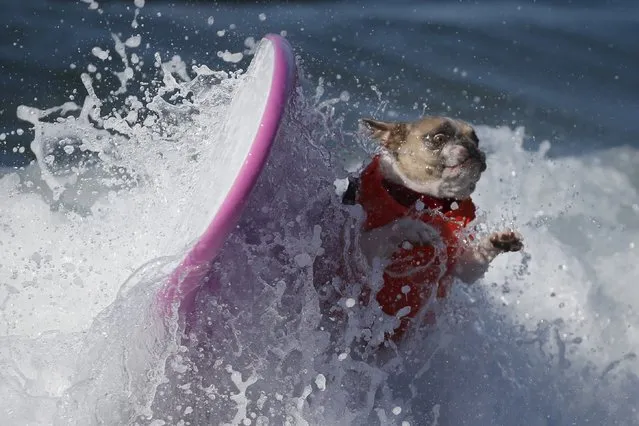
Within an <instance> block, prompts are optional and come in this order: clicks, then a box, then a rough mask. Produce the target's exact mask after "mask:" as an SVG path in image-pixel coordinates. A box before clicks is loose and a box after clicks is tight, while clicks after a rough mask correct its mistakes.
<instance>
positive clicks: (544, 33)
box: [0, 0, 639, 165]
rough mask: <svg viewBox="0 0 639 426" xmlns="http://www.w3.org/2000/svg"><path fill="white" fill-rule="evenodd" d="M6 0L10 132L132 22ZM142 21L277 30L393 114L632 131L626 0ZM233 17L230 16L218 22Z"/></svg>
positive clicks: (155, 14)
mask: <svg viewBox="0 0 639 426" xmlns="http://www.w3.org/2000/svg"><path fill="white" fill-rule="evenodd" d="M3 3H4V4H3V6H2V8H3V18H2V25H0V31H1V32H2V33H1V37H0V40H2V41H1V42H0V43H1V44H0V72H1V74H0V75H1V78H0V93H2V109H1V110H0V130H1V131H2V132H4V133H7V132H10V131H12V130H15V129H16V128H18V127H20V123H19V122H18V121H17V120H16V116H15V108H16V107H17V105H19V104H21V103H25V102H27V101H34V100H35V101H34V102H36V103H39V104H41V105H58V104H59V103H60V101H62V100H63V99H65V98H66V97H67V96H68V93H70V92H72V91H73V90H74V89H75V90H82V86H81V82H80V79H79V74H80V73H81V72H82V71H83V67H84V64H85V63H86V62H87V61H88V58H89V57H90V50H91V48H92V47H93V46H94V45H96V44H99V43H104V42H108V41H109V38H110V33H111V32H117V31H118V30H120V31H121V30H122V29H124V28H127V27H128V26H129V24H130V17H129V13H127V10H129V11H130V10H131V9H132V7H133V6H132V4H130V2H124V1H121V2H108V3H105V9H106V10H107V13H104V14H102V15H99V14H92V13H89V12H88V11H87V10H86V7H85V6H86V5H85V4H80V3H78V2H59V1H45V0H33V1H29V2H14V1H5V2H3ZM260 13H264V14H265V15H266V19H265V20H264V21H260V20H259V19H258V15H259V14H260ZM210 16H212V17H213V18H214V24H213V25H208V17H210ZM141 22H142V25H141V28H140V33H141V34H142V35H143V36H144V38H145V40H146V41H147V42H148V43H150V45H151V46H152V48H153V49H155V50H160V51H162V50H163V51H165V52H166V53H167V54H179V55H180V56H181V57H182V58H183V59H184V60H185V61H187V62H188V61H190V60H197V61H206V60H207V59H208V58H214V57H215V55H216V52H217V51H218V50H224V48H225V46H227V48H231V49H232V48H233V46H236V45H238V43H241V42H242V41H243V40H244V39H245V38H246V37H249V36H253V37H256V36H259V34H264V33H266V32H278V33H279V32H280V31H286V33H287V37H288V38H289V40H290V41H291V43H293V45H295V47H296V49H297V52H298V53H299V55H300V56H301V57H302V58H303V60H304V63H305V69H306V70H307V72H309V73H311V74H312V75H314V76H317V77H319V76H325V77H326V78H327V79H328V80H333V81H334V82H336V83H339V88H340V89H341V90H347V91H349V92H350V93H353V94H354V95H355V96H354V97H355V98H357V94H358V84H357V81H359V82H364V83H368V82H370V83H372V84H375V85H376V86H377V87H378V89H379V91H380V92H381V93H383V94H384V98H385V100H387V101H388V102H389V104H390V106H389V108H391V109H392V110H393V111H395V112H396V113H397V114H399V115H402V116H407V117H414V116H416V115H418V113H419V112H421V111H422V110H425V111H428V112H432V113H447V114H452V115H459V116H461V117H464V118H465V119H467V120H469V121H472V122H477V123H482V124H487V125H491V126H495V125H502V124H503V125H509V126H519V125H523V126H525V127H526V129H528V130H529V132H528V133H529V134H531V135H534V137H535V138H536V139H539V140H540V139H549V140H551V141H552V142H553V151H556V153H557V154H561V153H574V152H581V151H589V150H594V149H598V148H602V147H611V146H619V145H633V146H636V144H637V138H636V136H635V135H636V134H637V131H638V130H639V128H638V127H637V125H638V124H637V120H636V116H637V112H638V111H639V99H638V97H637V93H638V91H639V77H638V76H637V72H636V70H637V65H638V62H639V42H637V38H636V34H637V31H639V4H638V3H637V2H635V1H633V0H625V1H601V2H599V1H572V2H563V1H490V0H479V1H428V2H423V1H397V2H389V1H378V0H373V1H359V2H358V1H318V2H313V1H310V2H307V1H304V2H261V3H260V2H205V1H200V2H164V1H154V2H148V4H147V5H146V8H145V14H144V17H143V21H141ZM231 24H235V25H236V29H234V30H229V31H227V32H226V34H225V35H224V36H223V37H218V36H217V35H216V31H217V30H219V29H220V28H228V26H229V25H231ZM73 63H76V64H77V65H78V67H77V68H71V67H70V65H71V64H73ZM338 74H339V76H341V78H340V79H339V80H336V78H335V77H336V75H338ZM360 87H361V86H360ZM360 91H361V90H360ZM475 99H479V102H474V100H475ZM415 105H417V109H414V108H413V107H414V106H415ZM377 106H378V103H377V102H376V100H375V99H371V101H370V104H368V105H365V104H361V105H359V108H352V110H353V114H352V115H353V118H356V116H357V115H358V114H370V113H371V112H373V111H374V110H375V109H376V108H377ZM23 127H24V126H23ZM26 139H27V138H26V137H22V138H20V137H17V136H11V137H8V139H7V141H6V143H5V144H3V146H2V147H0V149H1V150H0V153H1V155H2V157H0V158H1V159H0V164H5V165H9V164H19V163H22V162H24V157H23V156H21V155H14V154H13V153H12V148H13V147H14V146H17V145H20V143H21V141H24V140H26Z"/></svg>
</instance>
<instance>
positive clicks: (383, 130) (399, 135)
mask: <svg viewBox="0 0 639 426" xmlns="http://www.w3.org/2000/svg"><path fill="white" fill-rule="evenodd" d="M361 122H362V124H364V127H366V128H367V129H368V130H369V131H370V137H372V138H374V139H377V140H378V141H379V142H380V143H381V144H382V146H383V147H384V148H386V149H388V150H390V151H395V150H397V149H398V148H399V147H400V146H401V145H402V144H403V143H404V142H406V135H407V134H408V126H407V125H406V123H389V122H386V121H378V120H373V119H372V118H363V119H362V120H361Z"/></svg>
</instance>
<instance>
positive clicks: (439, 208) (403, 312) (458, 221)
mask: <svg viewBox="0 0 639 426" xmlns="http://www.w3.org/2000/svg"><path fill="white" fill-rule="evenodd" d="M362 124H363V125H364V127H365V128H366V129H367V130H368V133H369V136H370V137H372V138H373V139H375V140H376V141H377V142H378V143H379V144H380V148H381V152H379V153H378V154H376V155H375V156H374V157H373V158H372V160H371V161H370V163H369V164H368V165H367V166H366V167H365V168H364V170H363V171H362V172H361V173H360V174H359V176H358V177H355V178H353V177H350V178H349V185H348V188H347V190H346V191H345V193H344V194H343V197H342V203H344V204H359V205H360V206H361V207H362V208H363V211H364V213H365V220H364V223H363V228H362V230H361V233H360V239H359V245H360V249H361V252H362V253H363V255H364V257H365V259H366V261H367V262H368V264H369V265H371V266H372V265H373V263H374V262H375V261H377V262H381V265H382V267H383V270H384V272H383V285H382V286H381V288H380V289H378V291H377V293H376V294H375V298H376V300H377V302H378V303H379V305H380V306H381V308H382V311H384V312H385V313H386V314H388V315H391V316H395V317H400V318H401V320H400V323H399V326H398V328H397V329H396V330H395V332H394V333H393V335H392V338H393V339H394V340H397V339H398V338H401V336H402V335H403V334H404V332H405V331H406V330H407V329H408V327H409V326H410V324H411V321H413V320H414V318H415V317H416V316H417V314H418V312H420V310H421V309H422V308H423V307H424V306H425V305H426V304H427V303H428V301H429V299H430V298H431V296H434V297H437V298H443V297H446V295H447V294H448V292H449V289H450V286H451V285H452V283H453V281H454V278H455V277H457V278H459V279H460V280H461V281H463V282H465V283H468V284H470V283H473V282H475V281H477V280H478V279H480V278H481V277H482V276H483V275H484V274H485V272H486V271H487V270H488V267H489V265H490V263H491V262H492V261H493V260H494V259H495V258H496V257H497V256H498V255H500V254H502V253H507V252H517V251H520V250H521V249H522V248H523V239H522V237H521V235H520V234H518V233H517V232H514V231H512V230H504V231H499V232H494V233H492V234H490V235H488V236H486V237H484V238H481V239H479V240H476V239H475V238H474V237H473V235H472V234H471V233H470V232H469V230H468V229H467V226H468V225H469V224H470V223H471V222H472V221H473V220H474V219H475V205H474V203H473V201H472V199H471V194H472V193H473V191H474V190H475V187H476V185H477V182H478V181H479V179H480V176H481V174H482V172H484V171H485V170H486V155H485V154H484V153H483V152H482V151H481V150H480V148H479V139H478V137H477V134H476V133H475V130H474V129H473V127H472V126H471V125H470V124H468V123H466V122H464V121H462V120H458V119H452V118H448V117H441V116H426V117H423V118H421V119H419V120H417V121H414V122H384V121H378V120H373V119H370V118H366V119H363V120H362ZM367 297H370V295H369V296H367ZM426 320H427V322H433V321H434V317H433V315H430V314H429V315H426Z"/></svg>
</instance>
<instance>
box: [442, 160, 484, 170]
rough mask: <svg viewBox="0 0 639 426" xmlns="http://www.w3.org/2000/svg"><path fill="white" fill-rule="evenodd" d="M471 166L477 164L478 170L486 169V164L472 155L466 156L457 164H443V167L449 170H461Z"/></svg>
mask: <svg viewBox="0 0 639 426" xmlns="http://www.w3.org/2000/svg"><path fill="white" fill-rule="evenodd" d="M473 166H477V167H478V168H479V170H480V172H483V171H484V170H486V165H485V164H484V163H483V162H482V161H481V160H480V159H478V158H474V157H468V158H466V159H465V160H464V161H462V162H461V163H459V164H455V165H454V166H445V168H446V169H448V170H450V171H461V170H463V169H466V168H469V167H473Z"/></svg>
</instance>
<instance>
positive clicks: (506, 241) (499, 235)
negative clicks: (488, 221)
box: [489, 231, 524, 252]
mask: <svg viewBox="0 0 639 426" xmlns="http://www.w3.org/2000/svg"><path fill="white" fill-rule="evenodd" d="M489 240H490V244H491V245H492V247H493V248H494V249H496V250H499V251H500V252H509V251H520V250H521V249H522V248H524V241H523V237H522V236H521V235H520V234H519V233H517V232H514V231H500V232H494V233H493V234H492V235H491V236H490V237H489Z"/></svg>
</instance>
